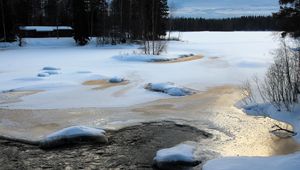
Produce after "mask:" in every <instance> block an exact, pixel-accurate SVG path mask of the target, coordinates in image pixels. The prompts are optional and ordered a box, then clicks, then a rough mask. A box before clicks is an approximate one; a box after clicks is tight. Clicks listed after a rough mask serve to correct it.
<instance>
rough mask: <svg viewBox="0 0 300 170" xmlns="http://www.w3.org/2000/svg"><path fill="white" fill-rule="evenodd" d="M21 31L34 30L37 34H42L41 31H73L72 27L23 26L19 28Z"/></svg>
mask: <svg viewBox="0 0 300 170" xmlns="http://www.w3.org/2000/svg"><path fill="white" fill-rule="evenodd" d="M20 29H21V30H26V31H29V30H36V31H38V32H43V31H55V30H73V28H72V27H68V26H58V27H57V26H24V27H20Z"/></svg>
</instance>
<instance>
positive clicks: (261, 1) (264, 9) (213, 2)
mask: <svg viewBox="0 0 300 170" xmlns="http://www.w3.org/2000/svg"><path fill="white" fill-rule="evenodd" d="M169 5H170V6H171V8H174V9H175V10H174V11H175V12H174V15H175V16H186V17H202V18H227V17H238V16H245V15H271V14H272V13H273V12H276V11H278V9H279V5H278V0H169Z"/></svg>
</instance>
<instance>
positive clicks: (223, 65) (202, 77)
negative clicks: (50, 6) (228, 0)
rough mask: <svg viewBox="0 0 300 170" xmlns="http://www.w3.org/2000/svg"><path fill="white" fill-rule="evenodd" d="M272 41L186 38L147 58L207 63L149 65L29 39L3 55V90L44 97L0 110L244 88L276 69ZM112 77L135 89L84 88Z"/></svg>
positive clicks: (112, 52) (265, 36)
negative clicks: (172, 90)
mask: <svg viewBox="0 0 300 170" xmlns="http://www.w3.org/2000/svg"><path fill="white" fill-rule="evenodd" d="M176 35H177V33H174V36H176ZM275 37H276V36H273V34H272V33H271V32H186V33H181V39H182V41H174V42H170V43H169V44H168V49H167V53H165V54H163V55H162V56H161V57H157V56H152V57H150V58H149V59H151V58H176V57H180V56H182V55H189V54H195V55H198V54H201V55H204V58H203V59H199V60H193V61H189V62H181V63H172V64H157V63H148V62H145V61H148V58H147V57H145V56H143V55H138V53H139V52H140V51H139V49H138V46H137V45H117V46H97V45H96V44H95V39H93V41H92V42H91V43H90V44H89V45H88V46H85V47H74V41H73V39H71V38H61V39H55V38H47V39H42V38H41V39H25V41H26V43H25V47H22V48H19V47H16V46H13V45H8V46H6V48H2V49H1V51H0V91H9V90H22V91H26V90H36V91H40V92H39V93H35V94H34V95H30V96H24V97H23V98H22V99H23V101H22V102H18V103H10V104H7V103H6V104H1V105H0V107H4V108H7V107H8V108H26V109H50V108H81V107H125V106H132V105H135V104H140V103H145V102H149V101H154V100H157V99H162V98H169V97H170V96H169V95H167V94H160V93H153V92H150V91H147V90H145V89H144V86H145V85H146V84H148V83H161V82H172V83H175V84H177V85H179V86H182V87H187V88H191V89H195V90H198V91H203V90H206V89H207V88H209V87H213V86H218V85H224V84H233V85H236V84H240V83H241V82H242V81H243V80H244V79H246V78H247V77H249V76H251V75H253V74H258V75H263V73H264V71H265V69H266V68H267V66H268V65H269V63H270V62H271V58H272V56H271V54H270V51H272V50H273V49H275V48H276V47H277V45H278V44H277V41H276V38H275ZM2 46H3V45H2ZM132 61H136V62H132ZM45 67H50V68H52V67H54V68H59V69H60V70H57V71H53V70H52V71H49V70H48V71H45V70H44V69H43V68H45ZM113 77H122V78H124V79H126V80H128V81H129V82H130V83H129V84H127V85H124V86H115V87H112V88H106V89H103V90H93V87H90V86H84V85H82V84H83V82H85V81H88V80H97V79H110V78H113ZM116 94H118V95H116ZM120 94H121V95H120ZM0 103H1V102H0Z"/></svg>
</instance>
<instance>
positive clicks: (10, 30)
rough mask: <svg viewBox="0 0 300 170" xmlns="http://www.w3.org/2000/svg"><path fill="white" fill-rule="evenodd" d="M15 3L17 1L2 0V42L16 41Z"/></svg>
mask: <svg viewBox="0 0 300 170" xmlns="http://www.w3.org/2000/svg"><path fill="white" fill-rule="evenodd" d="M15 3H16V2H15V1H7V0H0V15H1V17H0V23H1V26H0V38H1V39H0V41H5V42H12V41H15V40H16V28H17V25H16V11H15V10H14V4H15Z"/></svg>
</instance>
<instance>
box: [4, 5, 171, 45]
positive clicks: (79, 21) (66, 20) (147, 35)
mask: <svg viewBox="0 0 300 170" xmlns="http://www.w3.org/2000/svg"><path fill="white" fill-rule="evenodd" d="M0 3H1V7H0V9H1V16H2V17H1V20H0V22H1V24H2V26H1V27H0V37H2V41H8V42H10V41H15V40H16V35H18V28H19V27H20V26H24V25H25V26H28V25H38V26H48V25H51V26H59V25H64V26H72V27H73V29H74V39H75V40H76V42H77V43H78V44H79V45H85V44H86V43H87V42H88V40H89V37H91V36H96V37H103V40H105V38H106V37H110V38H113V40H112V41H113V42H112V43H118V41H119V42H125V41H128V40H136V39H143V40H150V39H151V40H157V39H160V38H161V36H164V35H165V33H166V28H167V26H166V25H167V20H168V11H169V10H168V4H167V0H152V1H149V0H113V1H111V2H110V3H108V2H107V1H106V0H59V1H58V0H57V1H47V0H12V1H4V0H1V1H0Z"/></svg>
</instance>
